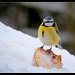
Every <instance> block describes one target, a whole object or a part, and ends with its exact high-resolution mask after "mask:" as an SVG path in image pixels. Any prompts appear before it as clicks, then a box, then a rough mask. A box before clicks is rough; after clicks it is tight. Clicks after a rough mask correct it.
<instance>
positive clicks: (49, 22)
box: [41, 16, 55, 27]
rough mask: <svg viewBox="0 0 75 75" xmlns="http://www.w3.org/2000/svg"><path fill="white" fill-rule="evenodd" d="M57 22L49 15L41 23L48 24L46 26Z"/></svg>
mask: <svg viewBox="0 0 75 75" xmlns="http://www.w3.org/2000/svg"><path fill="white" fill-rule="evenodd" d="M54 23H55V21H54V19H53V18H52V17H50V16H47V17H45V18H44V19H43V22H42V24H41V25H43V26H46V27H51V26H53V25H54Z"/></svg>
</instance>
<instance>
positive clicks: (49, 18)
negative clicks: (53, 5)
mask: <svg viewBox="0 0 75 75" xmlns="http://www.w3.org/2000/svg"><path fill="white" fill-rule="evenodd" d="M44 19H46V20H51V19H52V17H50V16H47V17H45V18H44Z"/></svg>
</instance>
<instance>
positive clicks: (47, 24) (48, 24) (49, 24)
mask: <svg viewBox="0 0 75 75" xmlns="http://www.w3.org/2000/svg"><path fill="white" fill-rule="evenodd" d="M45 25H46V26H52V25H53V23H45Z"/></svg>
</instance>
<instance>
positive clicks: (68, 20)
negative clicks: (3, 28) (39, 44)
mask: <svg viewBox="0 0 75 75" xmlns="http://www.w3.org/2000/svg"><path fill="white" fill-rule="evenodd" d="M46 16H51V17H53V18H54V20H55V21H56V23H57V25H58V28H59V31H60V34H61V35H60V37H61V42H62V46H63V48H64V49H67V50H68V51H69V52H70V53H71V54H74V55H75V2H10V3H9V2H6V3H4V2H3V3H2V2H0V21H1V22H3V23H4V24H6V25H8V26H10V27H12V28H14V29H16V30H19V31H22V32H24V33H26V34H29V35H30V36H33V37H35V38H37V37H38V34H37V31H38V27H39V25H40V24H41V22H42V20H43V18H44V17H46Z"/></svg>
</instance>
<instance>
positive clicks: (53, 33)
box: [38, 16, 63, 51]
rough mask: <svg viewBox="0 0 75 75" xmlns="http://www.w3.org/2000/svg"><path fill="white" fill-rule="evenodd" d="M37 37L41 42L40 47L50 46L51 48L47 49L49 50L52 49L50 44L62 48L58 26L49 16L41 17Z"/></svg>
mask: <svg viewBox="0 0 75 75" xmlns="http://www.w3.org/2000/svg"><path fill="white" fill-rule="evenodd" d="M38 37H39V40H40V41H41V42H42V43H43V46H42V47H41V48H43V47H44V45H46V46H51V48H50V49H49V51H50V50H52V46H53V45H54V46H56V47H58V48H60V49H63V48H62V46H61V38H60V33H59V30H58V26H57V24H56V22H55V21H54V19H53V18H52V17H50V16H48V17H45V18H44V19H43V21H42V23H41V25H40V26H39V29H38Z"/></svg>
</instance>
